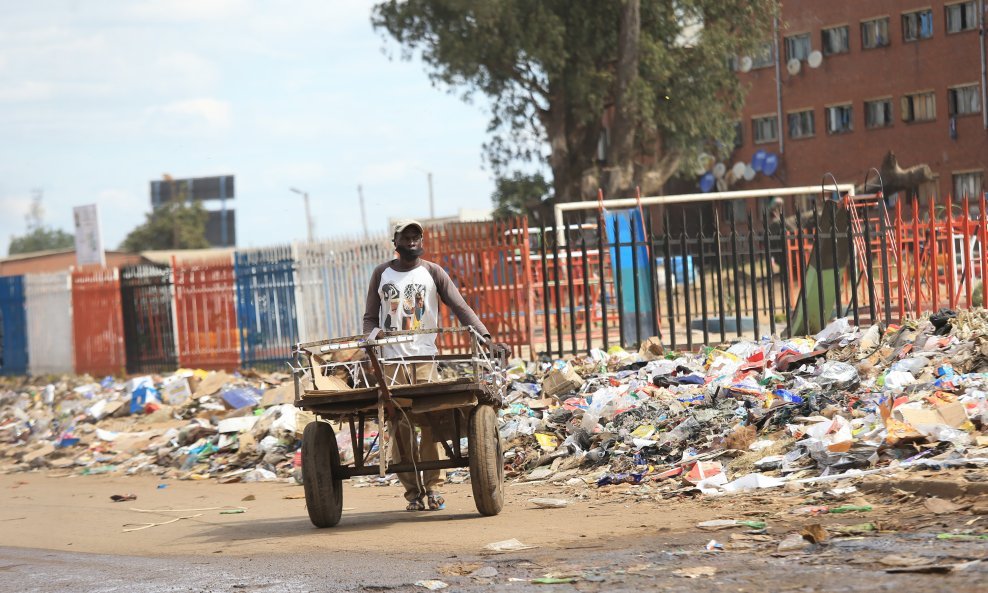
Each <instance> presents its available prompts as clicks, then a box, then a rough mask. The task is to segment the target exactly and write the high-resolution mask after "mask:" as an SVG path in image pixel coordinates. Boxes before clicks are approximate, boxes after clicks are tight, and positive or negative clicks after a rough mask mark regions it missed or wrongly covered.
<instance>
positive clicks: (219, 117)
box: [148, 97, 231, 131]
mask: <svg viewBox="0 0 988 593" xmlns="http://www.w3.org/2000/svg"><path fill="white" fill-rule="evenodd" d="M148 112H149V115H150V117H151V118H152V120H153V124H154V127H155V128H158V129H161V130H167V129H172V130H173V131H184V130H192V129H195V128H201V127H202V125H203V124H205V127H206V128H207V129H212V130H217V129H224V128H228V127H230V119H231V117H230V103H229V102H228V101H221V100H219V99H212V98H208V97H203V98H198V99H185V100H183V101H175V102H173V103H167V104H165V105H159V106H155V107H151V108H150V109H149V110H148Z"/></svg>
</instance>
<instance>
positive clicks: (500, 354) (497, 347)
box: [483, 336, 511, 360]
mask: <svg viewBox="0 0 988 593" xmlns="http://www.w3.org/2000/svg"><path fill="white" fill-rule="evenodd" d="M483 346H484V347H486V348H487V349H488V350H489V351H490V353H491V355H492V356H496V357H497V358H501V359H504V360H508V357H509V356H511V346H508V345H507V344H503V343H501V342H495V341H494V339H493V338H491V337H490V336H484V342H483Z"/></svg>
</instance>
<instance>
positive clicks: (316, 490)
mask: <svg viewBox="0 0 988 593" xmlns="http://www.w3.org/2000/svg"><path fill="white" fill-rule="evenodd" d="M340 473H341V472H340V450H339V447H337V445H336V433H334V432H333V427H332V426H330V425H329V424H327V423H325V422H310V423H309V425H308V426H306V427H305V432H303V433H302V487H303V488H305V506H306V508H308V510H309V520H310V521H312V524H313V525H315V526H316V527H332V526H333V525H336V524H337V523H339V522H340V515H341V514H343V480H342V478H340Z"/></svg>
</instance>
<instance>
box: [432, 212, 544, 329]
mask: <svg viewBox="0 0 988 593" xmlns="http://www.w3.org/2000/svg"><path fill="white" fill-rule="evenodd" d="M525 229H527V220H526V219H525V218H524V217H518V218H514V219H510V220H504V221H490V222H478V223H451V224H447V225H444V226H442V227H440V228H437V229H429V236H428V241H429V243H428V248H429V251H430V252H431V253H432V254H433V257H434V258H435V260H436V262H437V263H439V264H440V265H441V266H443V268H445V269H446V270H447V271H448V272H449V275H450V277H451V278H452V280H453V282H454V283H455V284H456V285H457V286H458V287H459V290H460V292H461V294H462V295H463V298H464V300H466V302H467V304H469V305H470V306H471V307H472V308H473V310H474V311H476V312H477V315H479V316H480V318H481V320H482V321H483V322H484V325H486V326H487V329H488V330H490V332H491V335H492V336H494V338H495V339H496V340H498V341H500V342H504V343H506V344H510V345H512V346H523V345H529V344H531V343H532V341H533V334H532V332H533V328H534V327H535V326H534V324H533V317H534V315H535V312H534V300H533V294H534V293H533V291H532V267H531V265H530V255H531V254H530V250H529V244H528V235H527V232H526V230H525ZM440 325H442V326H447V327H448V326H455V325H459V322H458V321H457V320H455V319H454V318H453V315H452V313H451V312H450V311H449V309H448V308H447V307H445V306H442V307H440ZM456 337H457V336H452V335H451V336H444V337H443V340H444V341H443V342H442V346H443V347H444V348H449V349H460V348H463V347H465V345H466V344H465V343H456V342H454V341H452V340H454V339H455V338H456Z"/></svg>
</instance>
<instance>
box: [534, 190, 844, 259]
mask: <svg viewBox="0 0 988 593" xmlns="http://www.w3.org/2000/svg"><path fill="white" fill-rule="evenodd" d="M834 189H835V190H837V191H838V192H840V193H842V194H843V193H847V194H848V195H850V196H854V195H855V193H854V185H853V184H845V183H842V184H838V185H837V186H835V187H834ZM780 193H781V194H783V195H786V196H803V195H817V194H819V193H820V186H819V185H807V186H800V187H786V188H781V189H780V188H769V189H744V190H739V191H725V192H710V193H702V192H701V193H695V194H676V195H671V196H649V197H644V198H616V199H611V200H598V201H597V203H596V204H594V203H593V202H564V203H561V204H555V205H554V206H553V207H552V208H553V215H554V217H555V219H556V228H557V229H558V230H557V232H556V236H557V239H558V241H559V244H560V245H563V244H564V243H565V242H566V237H565V236H564V233H563V212H569V211H571V210H590V209H593V208H637V207H638V206H639V204H640V205H641V206H663V205H668V204H690V203H693V202H702V203H707V202H720V201H725V200H743V199H747V198H767V197H773V196H776V195H779V194H780Z"/></svg>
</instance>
